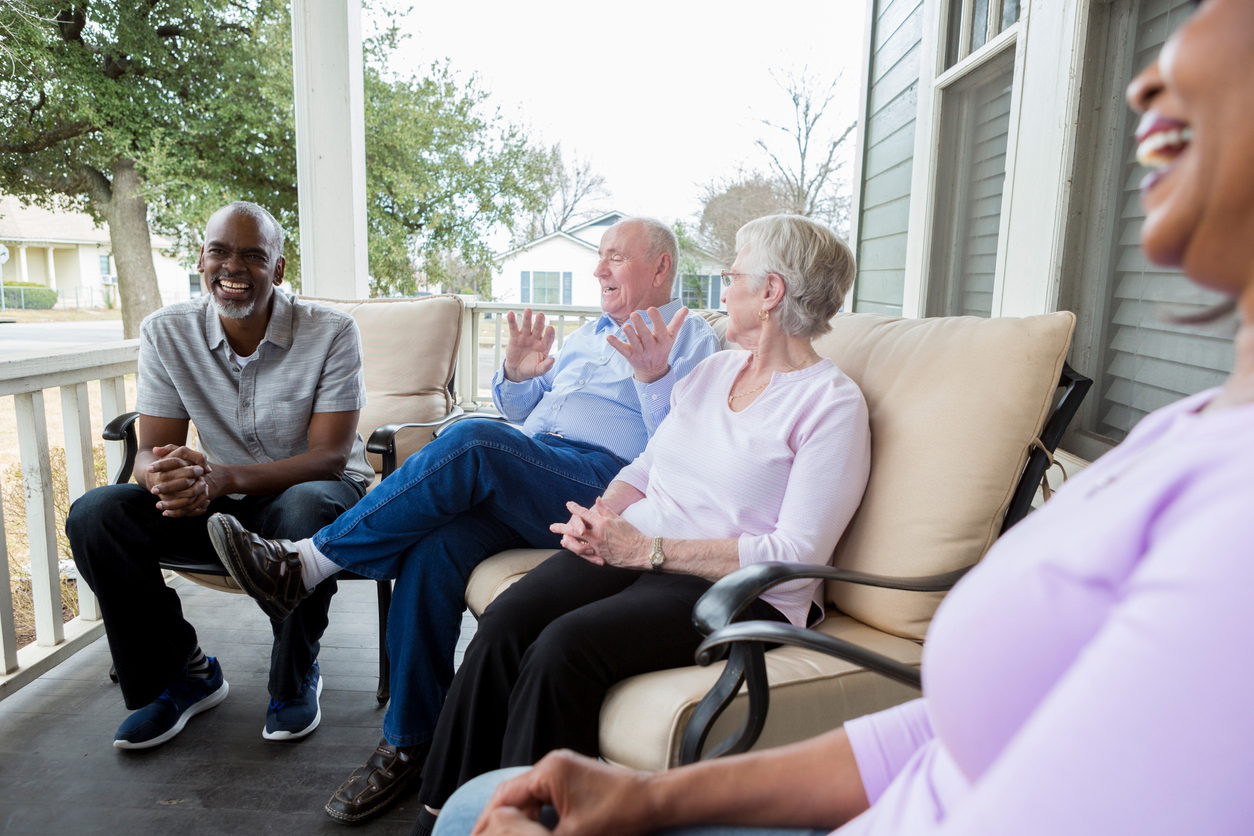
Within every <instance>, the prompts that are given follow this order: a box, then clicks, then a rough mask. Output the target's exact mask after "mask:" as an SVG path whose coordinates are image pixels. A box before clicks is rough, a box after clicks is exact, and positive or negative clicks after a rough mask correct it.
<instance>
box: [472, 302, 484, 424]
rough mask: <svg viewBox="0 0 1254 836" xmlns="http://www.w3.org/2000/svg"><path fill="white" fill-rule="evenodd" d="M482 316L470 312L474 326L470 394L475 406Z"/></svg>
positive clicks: (477, 398)
mask: <svg viewBox="0 0 1254 836" xmlns="http://www.w3.org/2000/svg"><path fill="white" fill-rule="evenodd" d="M482 316H483V315H482V314H480V313H479V311H477V310H472V311H471V317H470V319H471V322H472V323H473V326H474V335H475V340H474V345H473V346H472V347H471V348H472V351H471V355H472V358H473V359H472V362H471V364H470V393H471V397H473V398H474V401H475V403H476V404H478V403H479V326H480V325H482V324H483V318H482Z"/></svg>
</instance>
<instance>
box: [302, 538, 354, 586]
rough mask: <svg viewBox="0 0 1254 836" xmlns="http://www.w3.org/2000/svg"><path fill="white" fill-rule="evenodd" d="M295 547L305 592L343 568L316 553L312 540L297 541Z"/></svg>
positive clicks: (323, 555) (321, 554) (318, 552)
mask: <svg viewBox="0 0 1254 836" xmlns="http://www.w3.org/2000/svg"><path fill="white" fill-rule="evenodd" d="M295 546H296V554H297V555H298V556H299V557H300V579H301V583H302V584H304V587H305V591H306V592H308V591H309V590H311V589H313V588H314V587H315V586H317V585H318V584H320V583H322V582H323V581H324V580H326V579H327V578H329V577H331V576H332V575H334V574H335V573H336V572H338V571H340V569H341V568H343V567H341V566H339V565H338V564H337V563H335V562H334V561H333V560H331V558H329V557H327V556H326V555H325V554H323V553H322V552H320V551H318V549H317V547H316V546H314V543H313V540H298V541H297V542H296V543H295Z"/></svg>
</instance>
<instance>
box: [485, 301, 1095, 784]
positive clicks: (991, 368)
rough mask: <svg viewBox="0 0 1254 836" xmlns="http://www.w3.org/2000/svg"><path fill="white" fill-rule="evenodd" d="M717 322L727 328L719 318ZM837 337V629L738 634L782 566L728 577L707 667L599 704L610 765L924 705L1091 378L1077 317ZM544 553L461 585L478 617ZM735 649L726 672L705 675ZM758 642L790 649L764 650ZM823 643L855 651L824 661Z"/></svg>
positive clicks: (930, 323) (679, 757) (829, 345)
mask: <svg viewBox="0 0 1254 836" xmlns="http://www.w3.org/2000/svg"><path fill="white" fill-rule="evenodd" d="M707 319H710V320H711V324H712V325H713V326H714V327H715V329H716V331H717V332H718V333H719V334H720V336H722V335H723V334H724V333H725V331H726V322H725V319H724V318H723V317H721V315H717V314H710V315H707ZM833 326H834V328H833V331H832V333H831V334H829V335H827V336H825V337H822V338H820V339H819V340H817V341H816V343H815V348H816V349H817V350H818V351H819V353H820V354H822V355H824V356H826V357H830V358H831V359H832V360H833V361H834V362H835V363H836V365H837V366H839V367H840V368H841V369H842V370H843V371H844V372H845V373H846V374H848V375H849V376H850V377H851V378H853V379H854V380H855V381H857V383H858V384H859V386H861V388H862V391H863V394H864V396H865V397H866V400H867V406H868V407H869V412H870V420H871V450H872V453H871V475H870V481H869V483H868V485H867V490H866V493H865V495H864V496H863V500H862V504H861V505H860V507H859V509H858V511H857V513H856V514H855V515H854V517H853V520H852V521H851V522H850V524H849V527H848V529H846V531H845V533H844V536H843V537H842V538H841V540H840V543H839V544H838V545H837V548H836V552H835V556H834V561H833V563H834V566H832V567H814V568H813V569H812V570H811V572H810V574H809V576H810V577H824V578H827V579H828V580H827V583H826V585H825V598H826V604H827V613H826V618H825V619H824V621H822V622H821V623H820V624H819V625H817V626H816V627H815V628H813V629H810V630H797V629H794V630H788V629H787V627H786V626H785V625H777V626H779V627H780V629H779V630H778V631H773V632H769V633H768V632H767V631H766V630H765V628H764V627H763V625H762V623H761V622H752V623H748V624H733V625H730V626H727V625H728V622H730V620H731V618H732V617H734V615H735V613H736V612H738V609H739V608H740V607H742V606H743V605H744V602H746V601H748V600H750V599H751V598H752V597H753V596H755V595H757V594H758V590H759V589H760V588H763V585H764V584H766V583H768V582H770V581H773V580H775V575H776V573H778V572H779V570H778V569H775V568H773V567H772V566H771V565H769V564H768V565H763V566H755V567H749V568H748V569H744V570H741V571H739V572H736V573H733V574H732V575H730V576H728V577H727V578H724V579H723V580H722V581H720V582H719V583H718V584H717V585H716V586H715V587H713V588H712V589H711V590H710V591H709V592H707V593H706V596H705V597H704V598H702V600H701V602H700V603H699V604H698V607H697V609H696V612H695V613H694V621H695V623H696V624H697V625H698V628H699V629H701V630H702V631H703V632H705V633H707V634H708V635H709V638H708V639H707V640H706V643H705V645H703V650H702V653H700V654H699V658H700V660H701V661H702V662H703V663H705V664H706V665H707V666H704V667H703V666H696V665H694V666H692V667H688V668H680V669H675V670H666V671H657V672H654V673H648V674H643V675H641V676H636V677H632V678H630V679H627V680H625V681H623V682H620V683H618V684H617V685H615V686H614V687H613V688H612V689H611V690H610V692H609V694H608V695H607V696H606V699H605V702H604V703H603V705H602V708H601V727H600V748H601V755H602V757H603V758H605V759H606V760H607V761H610V762H612V763H618V764H621V765H624V766H629V767H632V768H635V769H644V770H650V771H656V770H661V769H666V768H669V767H673V766H676V765H679V764H681V763H689V762H692V761H694V760H697V759H699V758H700V757H701V756H702V751H703V749H704V748H705V743H706V741H707V740H716V741H722V742H721V743H719V744H717V745H715V746H713V747H710V752H709V755H708V756H715V755H721V754H730V753H733V752H740V751H745V750H747V749H749V748H751V747H756V748H765V747H770V746H778V745H782V744H785V743H790V742H794V741H797V740H802V739H805V738H808V737H812V736H814V735H816V734H820V733H822V732H824V731H828V730H830V729H833V728H836V727H837V726H839V725H841V724H842V723H843V722H844V721H845V720H848V719H851V718H853V717H858V716H861V715H863V714H867V713H870V712H873V711H878V710H881V709H884V708H888V707H891V706H893V705H896V704H898V703H902V702H905V701H907V700H910V699H913V698H915V697H917V696H918V694H919V692H918V671H917V668H918V666H919V662H920V658H921V654H922V642H923V638H924V636H925V635H926V633H927V628H928V624H929V623H930V621H931V618H932V614H933V613H934V612H935V610H936V607H937V606H938V605H939V604H940V601H941V599H942V597H943V595H944V591H945V590H947V589H948V588H949V587H950V586H952V584H953V583H954V582H955V581H956V580H957V579H958V577H960V576H961V574H962V573H963V572H965V571H966V570H967V569H969V568H970V567H971V566H972V565H973V564H974V563H976V562H977V561H978V560H979V559H980V557H982V556H983V555H984V553H985V551H987V549H988V548H989V546H991V545H992V543H993V541H994V540H995V539H996V538H997V537H998V535H999V534H1000V533H1001V532H1002V531H1003V530H1005V529H1006V528H1009V527H1010V526H1011V525H1013V524H1014V523H1015V522H1017V521H1018V520H1020V519H1022V518H1023V516H1024V515H1025V514H1026V513H1027V512H1028V511H1029V510H1030V506H1031V502H1032V498H1033V495H1034V494H1035V492H1036V489H1037V486H1038V485H1039V484H1040V482H1041V478H1042V476H1043V474H1044V472H1045V470H1046V469H1047V468H1048V466H1049V460H1050V455H1051V454H1052V452H1053V450H1054V448H1055V447H1056V445H1057V444H1058V441H1059V440H1060V438H1061V436H1062V433H1063V430H1065V428H1066V426H1067V424H1068V423H1069V422H1070V420H1071V418H1072V417H1073V416H1074V414H1075V411H1076V409H1077V407H1078V405H1079V401H1080V400H1081V399H1082V398H1083V397H1084V394H1085V392H1086V391H1087V389H1088V386H1089V385H1090V383H1091V381H1089V380H1088V379H1087V378H1084V377H1082V376H1081V375H1078V374H1076V373H1075V372H1074V371H1072V370H1071V369H1070V368H1068V367H1067V366H1066V363H1065V357H1066V354H1067V350H1068V348H1069V346H1070V342H1071V335H1072V332H1073V329H1074V327H1075V316H1074V315H1073V314H1071V313H1069V312H1060V313H1054V314H1048V315H1044V316H1033V317H1026V318H1022V319H1016V318H998V319H979V318H975V317H951V318H937V319H914V320H911V319H892V318H887V317H882V316H876V315H871V314H840V315H838V316H837V317H836V318H835V319H834V320H833ZM1060 390H1061V396H1060V395H1059V392H1060ZM693 464H694V466H699V464H700V463H699V462H694V463H693ZM551 554H552V552H551V551H549V550H540V549H532V550H513V551H509V552H504V553H502V554H500V555H497V556H494V557H492V558H490V559H489V560H488V561H485V562H484V563H482V564H481V565H480V566H479V567H478V568H476V569H475V571H474V573H473V574H472V575H471V577H470V580H469V583H468V586H467V591H466V601H467V604H468V606H469V607H470V609H471V610H472V612H474V613H475V614H476V615H477V614H479V613H481V612H482V611H483V610H484V609H485V608H486V607H487V605H488V604H489V603H491V601H492V600H493V599H494V598H495V597H496V596H497V595H499V594H500V593H501V592H502V591H504V590H505V589H506V588H508V587H509V586H510V585H511V584H513V583H514V582H515V581H517V580H518V579H519V578H520V577H522V576H523V575H524V574H526V572H527V571H529V570H530V569H531V568H533V567H534V566H536V565H538V564H539V563H540V562H541V561H543V560H544V559H546V558H547V557H549V556H550V555H551ZM733 639H736V640H737V641H736V642H735V643H734V644H733V645H732V649H731V651H730V661H729V662H728V663H722V662H719V663H715V664H710V663H711V662H714V660H715V659H717V658H719V654H720V653H721V652H722V651H723V649H724V645H725V644H727V643H729V642H731V641H732V640H733ZM764 642H767V643H771V644H782V645H785V646H783V647H778V648H776V649H772V650H769V651H766V652H765V653H763V643H764ZM787 645H792V646H787ZM828 646H838V647H839V648H841V650H842V652H843V655H844V658H841V659H836V658H831V657H829V656H826V655H824V654H823V653H820V652H816V648H822V649H827V647H828ZM851 647H852V648H853V649H852V650H851V649H850V648H851ZM849 660H852V661H849ZM868 668H870V669H868ZM746 671H747V672H748V673H747V674H746ZM873 671H878V672H873ZM884 673H887V674H888V675H887V676H885V675H883V674H884ZM746 675H748V677H749V679H748V683H749V685H748V687H747V688H745V687H742V685H741V682H742V680H743V678H744V677H745V676H746ZM768 681H769V686H768V684H767V683H768ZM751 697H752V702H751V699H750V698H751ZM768 701H769V702H770V704H771V705H772V707H773V708H774V710H773V711H771V712H770V713H769V714H767V711H766V706H767V703H768ZM725 738H726V739H725Z"/></svg>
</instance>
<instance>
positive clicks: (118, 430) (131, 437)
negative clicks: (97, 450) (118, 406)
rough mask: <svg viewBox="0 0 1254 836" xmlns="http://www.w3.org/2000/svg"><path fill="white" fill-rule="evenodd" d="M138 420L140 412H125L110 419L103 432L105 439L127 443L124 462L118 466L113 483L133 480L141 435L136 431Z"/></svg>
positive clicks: (124, 482) (122, 483)
mask: <svg viewBox="0 0 1254 836" xmlns="http://www.w3.org/2000/svg"><path fill="white" fill-rule="evenodd" d="M138 420H139V413H138V412H123V413H122V414H121V415H119V416H118V417H116V418H114V419H113V420H112V421H110V422H109V426H107V427H105V428H104V432H102V433H101V436H103V437H104V440H105V441H121V442H123V443H124V444H125V445H126V449H125V451H124V453H123V455H122V463H121V464H120V465H119V466H118V472H117V473H115V474H113V481H112V482H111V484H114V485H124V484H126V483H127V482H129V481H131V474H132V473H133V472H134V471H135V456H136V455H138V453H139V436H138V434H137V433H136V431H135V422H136V421H138Z"/></svg>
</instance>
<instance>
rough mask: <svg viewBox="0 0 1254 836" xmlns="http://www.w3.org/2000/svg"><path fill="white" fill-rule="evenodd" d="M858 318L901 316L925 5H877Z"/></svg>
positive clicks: (891, 1)
mask: <svg viewBox="0 0 1254 836" xmlns="http://www.w3.org/2000/svg"><path fill="white" fill-rule="evenodd" d="M873 14H874V22H873V23H872V34H871V57H870V61H871V69H870V76H869V83H870V89H869V90H868V91H867V112H866V117H865V118H866V131H865V148H864V150H863V172H862V178H863V179H862V189H861V195H862V200H861V207H860V211H859V222H858V283H857V286H856V288H855V290H854V310H856V311H860V312H863V313H882V314H888V315H890V316H899V315H900V314H901V306H902V296H903V291H904V287H905V275H906V273H905V271H906V229H907V226H908V225H909V220H910V179H911V173H912V169H913V165H914V132H915V115H916V110H917V106H918V88H919V69H920V67H919V54H920V51H921V46H922V42H923V2H922V0H875V4H874V7H873Z"/></svg>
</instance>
